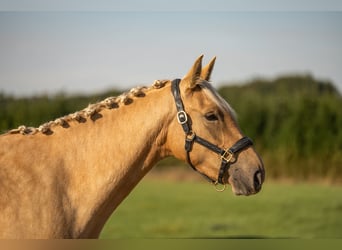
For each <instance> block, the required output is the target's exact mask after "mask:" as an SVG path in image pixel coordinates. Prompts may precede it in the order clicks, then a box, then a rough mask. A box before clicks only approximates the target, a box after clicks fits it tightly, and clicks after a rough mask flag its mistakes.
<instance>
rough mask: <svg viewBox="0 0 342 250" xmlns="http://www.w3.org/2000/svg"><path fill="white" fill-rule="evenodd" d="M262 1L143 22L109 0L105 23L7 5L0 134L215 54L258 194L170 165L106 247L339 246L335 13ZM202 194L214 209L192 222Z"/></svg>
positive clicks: (150, 181) (339, 28)
mask: <svg viewBox="0 0 342 250" xmlns="http://www.w3.org/2000/svg"><path fill="white" fill-rule="evenodd" d="M5 2H6V1H5ZM14 2H15V1H14ZM35 2H40V1H35ZM72 2H75V6H78V5H77V1H72ZM88 2H89V1H86V3H88ZM114 2H115V1H114ZM126 2H127V1H126ZM132 2H133V3H132ZM148 2H150V3H151V2H153V1H148ZM162 2H163V1H162ZM172 2H173V4H175V5H176V4H177V2H178V1H172ZM226 2H227V3H228V2H229V1H226ZM233 2H234V1H233ZM261 2H262V3H264V5H263V6H261V7H260V6H259V5H258V6H255V5H253V4H252V5H247V7H246V6H242V7H241V6H240V5H239V4H238V3H236V1H235V5H233V7H232V6H229V5H226V4H225V1H212V2H211V5H208V3H207V1H203V6H202V7H201V3H202V2H201V1H188V2H187V3H186V4H185V7H184V9H183V10H179V9H176V8H172V7H173V6H174V5H171V4H170V3H165V4H166V5H164V7H163V6H162V5H161V4H160V3H159V4H156V5H153V6H154V7H151V10H150V9H149V8H148V7H146V6H145V7H144V6H142V5H141V3H139V2H137V1H131V2H128V3H123V2H122V1H117V2H116V4H117V5H115V4H113V5H111V6H110V7H109V11H108V10H106V9H105V8H99V9H97V8H95V7H92V6H90V5H85V6H90V7H89V8H87V7H84V8H82V7H81V8H79V7H78V8H71V10H70V9H68V8H66V9H67V10H65V9H64V8H61V9H58V8H57V10H58V11H56V10H54V9H49V7H45V6H44V5H42V4H40V5H37V6H38V7H35V8H34V7H32V6H30V5H18V6H13V5H6V4H5V5H4V4H3V5H2V9H3V11H1V12H0V38H1V39H0V55H1V56H0V131H1V133H3V132H5V131H7V130H9V129H11V128H16V127H18V126H19V125H22V124H25V125H27V126H39V125H40V124H42V123H44V122H46V121H49V120H52V119H54V118H56V117H60V116H63V115H66V114H69V113H72V112H75V111H77V110H80V109H83V108H84V107H86V106H87V105H88V104H89V103H94V102H97V101H99V100H102V99H104V98H105V97H108V96H116V95H119V94H120V93H122V92H123V91H126V90H128V89H130V88H132V87H135V86H138V85H139V86H140V85H147V86H149V85H151V84H152V82H153V81H154V80H155V79H173V78H177V77H182V76H183V75H185V74H186V72H187V71H188V69H189V68H190V66H191V65H192V63H193V61H194V60H195V58H197V57H198V56H199V55H200V54H204V55H205V58H204V63H206V62H209V60H210V59H211V58H212V57H213V56H217V61H216V66H215V69H214V72H213V76H212V82H213V84H214V86H215V87H216V88H217V89H218V91H219V93H220V94H221V95H222V96H223V97H224V98H225V99H226V100H227V101H228V102H229V103H230V104H231V106H232V107H233V108H234V109H235V110H236V112H237V114H238V122H239V125H240V127H241V129H242V130H243V132H244V133H245V134H246V135H248V136H250V137H251V138H253V140H254V141H255V147H256V149H257V150H258V151H259V152H260V154H261V156H262V158H263V160H264V162H265V167H266V172H267V179H266V184H265V187H264V189H263V191H262V192H261V193H260V194H258V195H256V196H255V197H253V198H251V197H248V198H242V197H239V198H236V197H233V196H232V195H231V194H229V195H226V194H225V195H224V196H222V195H221V196H218V194H216V193H215V192H214V191H213V190H211V188H210V187H209V188H208V186H207V185H206V184H203V183H204V182H205V181H203V180H198V179H193V178H191V177H188V175H189V176H192V175H196V173H193V172H191V170H189V171H184V169H186V167H185V164H184V163H181V162H179V161H177V160H175V159H173V158H169V159H166V160H164V161H162V162H161V163H159V164H158V165H159V166H157V167H156V168H155V170H154V171H153V173H152V174H151V176H150V177H147V178H146V180H144V181H143V182H142V183H141V184H139V187H138V188H137V190H136V191H133V193H132V195H131V196H130V197H129V198H128V199H127V200H126V201H125V202H124V204H122V206H121V207H119V209H118V211H117V212H115V213H114V215H113V217H112V220H111V221H110V222H109V223H108V225H107V227H106V228H105V231H104V233H103V237H104V238H113V237H114V238H115V237H195V238H196V237H228V238H229V237H247V238H248V237H309V238H312V237H327V238H329V237H342V230H341V228H342V219H341V216H340V215H341V213H342V198H341V197H342V196H341V195H340V194H341V191H342V188H341V183H342V153H341V152H342V109H341V107H342V98H341V91H342V71H341V68H342V46H341V44H342V12H341V11H340V10H341V8H340V10H338V9H337V10H336V9H334V8H332V9H331V8H325V7H324V5H318V6H317V3H316V5H315V4H314V6H313V7H312V6H310V5H308V4H304V5H300V6H299V7H298V6H291V5H290V7H285V8H284V7H277V6H274V4H273V5H272V3H270V1H261ZM276 2H277V1H276ZM290 2H291V1H290ZM302 2H303V1H302ZM304 2H307V1H304ZM328 2H334V1H328ZM129 3H131V5H130V4H129ZM215 4H216V5H215ZM267 4H270V5H267ZM206 6H209V7H206ZM265 6H266V7H265ZM267 6H271V7H267ZM303 6H304V7H303ZM135 7H136V8H135ZM138 7H140V8H143V11H138V10H137V9H139V8H138ZM94 9H95V10H94ZM170 9H171V10H170ZM193 9H194V10H193ZM327 9H328V10H327ZM27 10H29V11H27ZM177 171H179V172H177ZM176 172H177V173H178V174H175V173H176ZM170 173H171V174H170ZM156 176H159V177H158V178H155V177H156ZM160 177H163V178H165V180H167V181H166V183H164V182H165V181H159V182H158V179H159V180H160ZM196 190H197V191H196ZM208 190H209V191H210V192H209V191H208ZM184 195H186V196H187V197H191V199H192V200H191V199H190V200H187V199H184V198H183V196H184ZM203 195H206V197H205V198H204V200H207V199H208V200H210V202H211V204H217V205H213V207H214V209H216V210H215V211H212V210H213V208H212V207H211V206H209V207H205V208H200V209H199V210H198V207H197V206H199V207H201V204H203ZM165 197H168V198H165ZM222 200H224V201H222ZM151 203H161V204H160V205H161V207H158V204H153V205H152V204H151ZM204 203H206V202H205V201H204ZM163 204H164V205H163ZM165 204H168V205H166V207H165ZM196 204H197V205H196ZM222 204H226V206H224V209H223V207H222ZM265 204H269V206H268V205H267V206H266V205H265ZM194 206H196V207H195V208H194ZM226 208H230V209H228V210H227V209H226ZM134 209H135V210H134ZM248 209H249V210H248ZM251 209H252V210H251ZM194 210H195V211H197V212H198V213H196V212H195V213H194ZM142 211H143V212H142ZM151 211H154V212H153V213H151ZM155 211H158V212H157V213H155ZM181 211H184V213H182V212H181ZM187 211H188V212H189V214H191V216H187ZM234 211H236V215H234ZM172 212H173V213H172ZM229 213H232V215H231V216H229ZM264 213H267V214H269V216H268V218H267V219H266V220H265V218H264ZM138 214H139V216H137V215H138ZM181 214H182V215H181ZM203 214H207V216H206V220H204V219H203V218H202V215H203ZM241 214H244V215H246V217H243V218H242V217H241ZM142 215H144V216H142ZM233 215H234V216H233ZM134 216H137V217H136V218H135V217H134ZM155 216H159V217H158V219H155ZM231 217H234V218H236V220H234V219H232V218H231ZM133 218H134V219H133ZM200 218H202V220H201V221H199V219H200ZM120 220H122V222H120ZM127 220H134V221H135V222H136V223H138V224H139V225H140V226H136V224H130V223H125V221H127ZM112 221H113V222H112ZM115 221H117V222H119V223H114V222H115ZM184 225H187V226H184ZM255 225H259V226H258V227H256V226H255Z"/></svg>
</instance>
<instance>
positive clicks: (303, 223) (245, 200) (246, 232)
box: [101, 177, 342, 239]
mask: <svg viewBox="0 0 342 250" xmlns="http://www.w3.org/2000/svg"><path fill="white" fill-rule="evenodd" d="M101 238H114V239H118V238H121V239H122V238H123V239H127V238H342V187H341V186H329V185H323V184H314V183H311V184H307V183H305V184H284V183H276V182H274V181H273V182H269V183H267V182H266V183H265V184H264V186H263V190H262V191H261V193H259V194H257V195H255V196H250V197H237V196H234V195H233V194H232V192H231V190H230V189H229V190H227V191H225V192H223V193H218V192H216V191H215V190H214V189H213V187H212V186H211V185H210V184H207V183H206V182H205V181H200V182H198V181H191V180H190V181H189V180H184V181H172V180H163V179H157V178H149V177H147V178H146V179H144V180H143V181H142V182H141V183H140V184H139V185H138V186H137V187H136V188H135V189H134V190H133V192H132V193H131V194H130V195H129V196H128V197H127V198H126V200H125V201H124V202H123V203H122V204H121V205H120V206H119V208H118V209H117V210H116V211H115V212H114V213H113V215H112V217H111V218H110V220H109V221H108V222H107V224H106V226H105V228H104V230H103V232H102V234H101Z"/></svg>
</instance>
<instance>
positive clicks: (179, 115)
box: [177, 110, 188, 125]
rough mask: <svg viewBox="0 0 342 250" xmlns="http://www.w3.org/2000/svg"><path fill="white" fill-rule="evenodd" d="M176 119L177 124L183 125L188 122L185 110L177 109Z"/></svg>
mask: <svg viewBox="0 0 342 250" xmlns="http://www.w3.org/2000/svg"><path fill="white" fill-rule="evenodd" d="M177 121H178V123H179V124H181V125H183V124H185V123H187V122H188V116H187V115H186V113H185V111H184V110H182V111H179V112H178V113H177Z"/></svg>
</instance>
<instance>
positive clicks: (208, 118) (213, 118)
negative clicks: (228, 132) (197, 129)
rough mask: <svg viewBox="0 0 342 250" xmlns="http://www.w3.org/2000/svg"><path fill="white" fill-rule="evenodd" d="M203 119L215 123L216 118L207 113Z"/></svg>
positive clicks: (212, 114)
mask: <svg viewBox="0 0 342 250" xmlns="http://www.w3.org/2000/svg"><path fill="white" fill-rule="evenodd" d="M205 119H207V120H208V121H217V120H218V117H217V116H216V115H215V114H214V113H207V114H205Z"/></svg>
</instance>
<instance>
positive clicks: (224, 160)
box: [171, 79, 253, 191]
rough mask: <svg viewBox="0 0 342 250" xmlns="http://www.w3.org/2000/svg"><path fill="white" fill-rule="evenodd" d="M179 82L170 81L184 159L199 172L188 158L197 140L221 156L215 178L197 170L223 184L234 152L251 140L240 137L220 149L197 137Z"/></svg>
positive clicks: (211, 180) (177, 80)
mask: <svg viewBox="0 0 342 250" xmlns="http://www.w3.org/2000/svg"><path fill="white" fill-rule="evenodd" d="M180 82H181V80H180V79H175V80H173V81H172V83H171V91H172V94H173V97H174V100H175V103H176V108H177V121H178V123H179V124H181V125H182V128H183V131H184V133H185V146H184V147H185V151H186V159H187V162H188V164H189V165H190V166H191V167H192V168H193V169H194V170H195V171H197V172H199V171H198V170H197V169H196V168H195V166H194V165H193V164H192V162H191V159H190V152H191V151H192V147H193V144H194V143H195V142H197V143H198V144H200V145H202V146H204V147H206V148H207V149H209V150H211V151H213V152H215V153H217V154H218V155H220V157H221V167H220V170H219V173H218V177H217V180H213V179H211V178H210V177H209V176H207V175H206V174H204V173H201V172H199V173H200V174H201V175H203V176H204V177H205V178H206V179H207V180H209V181H210V182H212V183H213V184H215V185H217V184H218V183H220V184H222V185H225V183H223V177H224V174H225V173H226V172H227V171H228V169H229V167H230V164H231V163H232V162H233V161H235V157H234V156H235V154H236V153H238V152H240V151H241V150H243V149H245V148H248V147H249V146H251V145H253V142H252V140H251V139H250V138H248V137H242V138H241V139H240V140H238V141H237V142H236V143H235V144H234V145H233V146H232V147H230V148H229V149H222V148H219V147H217V146H216V145H214V144H212V143H210V142H208V141H207V140H205V139H203V138H201V137H199V136H198V135H196V134H195V132H194V131H192V129H191V125H190V123H189V121H188V115H187V113H186V112H185V110H184V105H183V102H182V98H181V95H180V89H179V83H180ZM223 190H224V189H222V190H219V191H223Z"/></svg>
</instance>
